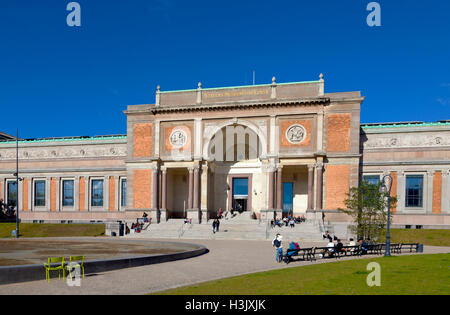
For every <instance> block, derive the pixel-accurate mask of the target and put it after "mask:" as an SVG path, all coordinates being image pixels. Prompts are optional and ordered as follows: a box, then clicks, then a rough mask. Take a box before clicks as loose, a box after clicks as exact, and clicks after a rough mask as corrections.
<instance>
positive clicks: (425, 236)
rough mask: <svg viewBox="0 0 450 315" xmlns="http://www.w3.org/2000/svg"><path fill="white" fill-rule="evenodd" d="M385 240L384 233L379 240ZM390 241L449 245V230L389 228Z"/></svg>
mask: <svg viewBox="0 0 450 315" xmlns="http://www.w3.org/2000/svg"><path fill="white" fill-rule="evenodd" d="M385 241H386V233H383V235H381V238H380V240H379V242H385ZM391 243H420V244H424V245H429V246H450V230H422V229H420V230H416V229H391Z"/></svg>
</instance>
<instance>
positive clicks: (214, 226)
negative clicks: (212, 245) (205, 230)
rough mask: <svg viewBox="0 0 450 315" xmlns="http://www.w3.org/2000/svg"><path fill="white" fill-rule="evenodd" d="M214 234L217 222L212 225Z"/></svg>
mask: <svg viewBox="0 0 450 315" xmlns="http://www.w3.org/2000/svg"><path fill="white" fill-rule="evenodd" d="M212 228H213V233H214V234H216V220H214V221H213V223H212Z"/></svg>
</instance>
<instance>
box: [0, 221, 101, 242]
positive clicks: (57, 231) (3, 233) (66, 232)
mask: <svg viewBox="0 0 450 315" xmlns="http://www.w3.org/2000/svg"><path fill="white" fill-rule="evenodd" d="M15 229H16V224H15V223H0V238H11V231H12V230H15ZM19 232H20V235H19V236H20V237H77V236H103V235H104V234H105V225H104V224H37V223H36V224H35V223H21V224H20V225H19Z"/></svg>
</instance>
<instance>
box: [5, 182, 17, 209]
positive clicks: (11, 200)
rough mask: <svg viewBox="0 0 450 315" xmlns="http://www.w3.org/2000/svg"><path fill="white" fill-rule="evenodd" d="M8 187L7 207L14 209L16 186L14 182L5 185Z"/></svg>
mask: <svg viewBox="0 0 450 315" xmlns="http://www.w3.org/2000/svg"><path fill="white" fill-rule="evenodd" d="M7 185H8V196H7V200H6V202H7V204H8V206H12V207H15V206H16V202H17V184H16V181H14V182H13V181H10V182H8V183H7Z"/></svg>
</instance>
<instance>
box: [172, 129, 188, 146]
mask: <svg viewBox="0 0 450 315" xmlns="http://www.w3.org/2000/svg"><path fill="white" fill-rule="evenodd" d="M169 141H170V144H171V145H172V146H173V147H174V148H181V147H183V146H184V145H185V144H186V142H187V134H186V132H185V131H184V130H181V129H175V130H173V131H172V133H171V134H170V137H169Z"/></svg>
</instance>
